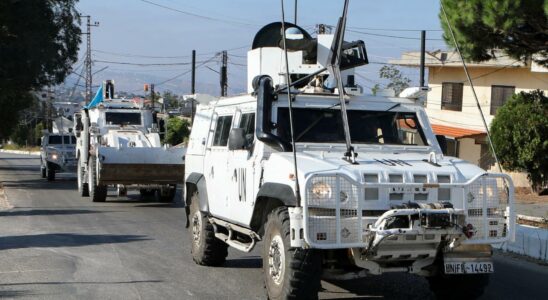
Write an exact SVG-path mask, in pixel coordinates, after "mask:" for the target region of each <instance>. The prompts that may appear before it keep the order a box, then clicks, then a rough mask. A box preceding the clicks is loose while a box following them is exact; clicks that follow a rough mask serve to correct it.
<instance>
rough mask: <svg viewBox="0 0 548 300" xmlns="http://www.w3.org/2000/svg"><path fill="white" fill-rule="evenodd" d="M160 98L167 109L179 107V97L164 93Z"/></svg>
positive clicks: (167, 92) (169, 92)
mask: <svg viewBox="0 0 548 300" xmlns="http://www.w3.org/2000/svg"><path fill="white" fill-rule="evenodd" d="M162 98H164V104H165V106H166V108H167V109H171V108H178V107H179V96H177V95H176V94H173V93H172V92H171V91H169V90H167V91H164V94H163V96H162Z"/></svg>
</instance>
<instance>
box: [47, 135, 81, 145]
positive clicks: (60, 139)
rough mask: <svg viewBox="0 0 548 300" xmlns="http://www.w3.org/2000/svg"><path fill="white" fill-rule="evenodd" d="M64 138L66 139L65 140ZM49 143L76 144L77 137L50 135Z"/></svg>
mask: <svg viewBox="0 0 548 300" xmlns="http://www.w3.org/2000/svg"><path fill="white" fill-rule="evenodd" d="M63 139H64V141H63ZM48 144H50V145H61V144H65V145H68V144H76V137H75V136H71V135H63V136H61V135H50V136H49V137H48Z"/></svg>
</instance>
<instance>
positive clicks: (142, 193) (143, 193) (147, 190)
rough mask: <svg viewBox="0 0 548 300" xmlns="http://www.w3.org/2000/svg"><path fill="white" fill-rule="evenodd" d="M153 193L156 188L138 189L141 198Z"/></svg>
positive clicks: (150, 195)
mask: <svg viewBox="0 0 548 300" xmlns="http://www.w3.org/2000/svg"><path fill="white" fill-rule="evenodd" d="M155 193H156V190H154V189H139V194H141V198H147V197H152V196H154V194H155Z"/></svg>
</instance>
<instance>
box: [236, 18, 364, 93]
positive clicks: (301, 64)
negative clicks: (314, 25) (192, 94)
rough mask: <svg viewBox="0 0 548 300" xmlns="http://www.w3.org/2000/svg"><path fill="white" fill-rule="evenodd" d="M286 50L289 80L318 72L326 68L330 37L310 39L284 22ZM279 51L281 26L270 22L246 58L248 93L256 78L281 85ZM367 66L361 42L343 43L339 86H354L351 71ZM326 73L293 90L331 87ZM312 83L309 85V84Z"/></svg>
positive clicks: (282, 74)
mask: <svg viewBox="0 0 548 300" xmlns="http://www.w3.org/2000/svg"><path fill="white" fill-rule="evenodd" d="M285 28H286V32H285V33H286V37H287V41H286V44H287V50H288V61H289V73H290V76H291V80H292V81H296V80H298V79H300V78H302V77H304V76H307V75H309V74H312V73H315V72H318V71H320V70H322V69H324V68H326V67H327V66H328V59H329V53H330V48H331V45H332V44H333V34H330V33H319V34H317V36H316V37H312V36H311V35H310V34H309V33H308V32H306V30H304V29H303V28H301V27H299V26H297V25H295V24H291V23H287V22H286V23H285ZM283 51H284V49H283V34H282V23H281V22H274V23H270V24H268V25H266V26H264V27H263V28H261V29H260V30H259V31H258V32H257V34H256V35H255V38H254V39H253V45H252V48H251V50H250V51H249V52H248V55H247V78H248V92H250V93H251V92H253V86H252V81H253V78H255V77H256V76H258V75H268V76H270V77H272V80H273V85H274V86H277V85H281V84H285V81H286V80H285V78H286V77H285V61H284V59H285V58H284V57H285V56H284V52H283ZM367 63H368V60H367V52H366V49H365V44H364V42H363V41H355V42H350V43H348V42H345V43H344V45H343V52H342V57H341V70H342V71H343V72H342V78H343V84H344V86H345V87H355V83H354V68H356V67H358V66H362V65H365V64H367ZM329 75H330V74H329V72H328V71H327V70H325V71H323V72H320V73H319V74H318V75H317V76H316V78H312V79H311V81H309V82H304V83H303V84H302V85H300V86H296V88H304V87H306V86H307V85H308V86H310V87H311V90H309V89H306V90H305V91H306V92H321V91H322V90H323V89H324V88H325V87H327V88H334V87H335V86H334V85H331V84H330V83H329V81H331V79H332V78H333V76H329ZM312 81H313V82H314V83H313V84H312V85H310V82H312ZM345 90H346V88H345Z"/></svg>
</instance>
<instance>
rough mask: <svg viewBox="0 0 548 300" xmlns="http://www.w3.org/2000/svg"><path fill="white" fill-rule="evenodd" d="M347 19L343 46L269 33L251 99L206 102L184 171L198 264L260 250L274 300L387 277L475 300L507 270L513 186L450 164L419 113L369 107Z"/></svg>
mask: <svg viewBox="0 0 548 300" xmlns="http://www.w3.org/2000/svg"><path fill="white" fill-rule="evenodd" d="M346 12H347V4H346V5H345V9H344V13H343V17H342V18H341V19H340V21H339V25H338V26H337V29H336V30H335V32H334V33H333V34H331V33H328V32H322V33H319V34H317V35H316V36H315V37H312V36H311V35H310V34H309V33H307V32H306V31H305V30H304V29H302V28H301V27H299V26H296V25H294V24H290V23H283V22H277V23H272V24H269V25H267V26H265V27H263V28H262V29H261V30H260V31H259V32H258V33H257V34H256V36H255V38H254V40H253V44H252V48H251V50H250V51H249V52H248V80H249V84H248V92H249V93H248V94H245V95H240V96H235V97H227V98H219V99H214V100H211V99H206V100H203V99H200V97H197V100H198V101H199V105H198V106H197V110H196V116H195V121H194V124H193V127H192V131H191V135H190V140H189V145H188V150H187V156H186V170H185V172H186V173H185V186H186V191H185V202H186V213H187V217H188V222H187V227H188V229H189V232H190V233H191V238H192V240H191V242H192V248H191V252H192V257H193V259H194V261H195V262H196V263H197V264H200V265H206V266H217V265H221V264H223V263H224V261H225V259H226V256H227V248H228V247H229V246H230V247H233V248H236V249H238V250H241V251H244V252H249V251H251V250H252V249H253V248H254V247H255V246H256V245H257V243H258V242H260V243H262V245H261V247H262V259H263V264H262V265H263V271H264V282H265V288H266V293H267V295H268V298H269V299H308V298H315V297H317V296H316V295H317V293H318V290H319V288H320V280H321V279H322V278H331V279H355V278H361V277H365V276H370V275H379V274H383V273H389V272H405V273H410V274H416V275H420V276H424V277H426V278H427V279H428V282H429V284H430V287H431V290H432V291H433V292H434V293H435V294H436V295H437V296H439V297H441V298H444V297H446V296H452V297H453V296H456V297H460V298H461V299H469V298H474V297H477V296H479V295H481V294H482V292H483V289H484V288H485V286H486V285H487V284H488V279H489V274H490V273H492V272H494V270H495V269H494V266H493V261H492V258H491V255H492V251H491V244H493V243H501V242H505V241H508V240H511V239H512V238H513V235H514V227H515V223H514V222H515V221H514V208H513V185H512V181H511V179H510V178H509V177H508V176H507V175H505V174H492V173H487V172H486V171H484V170H482V169H481V168H479V167H478V166H476V165H474V164H471V163H468V162H466V161H463V160H461V159H459V158H455V157H448V156H444V155H443V148H444V146H445V143H443V141H445V140H444V139H443V137H442V136H436V135H435V134H434V133H433V131H432V128H431V126H430V123H429V120H428V118H427V115H426V113H425V110H424V108H423V106H422V104H421V103H420V102H418V101H416V100H414V99H409V98H395V97H375V96H371V95H364V94H363V93H362V89H361V87H360V86H358V85H357V84H356V83H355V81H354V69H355V68H357V67H360V66H363V65H366V64H367V63H368V60H367V53H366V48H365V44H364V43H363V42H362V41H355V42H346V41H344V39H343V38H344V34H343V33H344V24H345V22H346ZM320 32H321V31H320ZM286 62H287V64H286ZM438 140H439V141H440V142H438ZM259 245H260V244H259Z"/></svg>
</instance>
